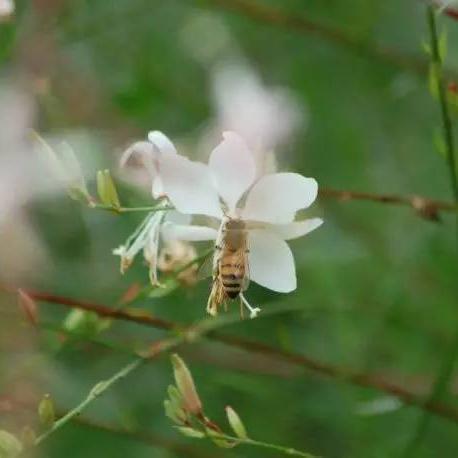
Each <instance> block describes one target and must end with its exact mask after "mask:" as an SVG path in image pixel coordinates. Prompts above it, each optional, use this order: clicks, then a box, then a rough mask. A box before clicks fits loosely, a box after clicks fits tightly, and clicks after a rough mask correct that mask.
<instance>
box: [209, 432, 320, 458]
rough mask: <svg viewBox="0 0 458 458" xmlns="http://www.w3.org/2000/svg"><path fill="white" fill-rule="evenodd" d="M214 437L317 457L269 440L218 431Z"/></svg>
mask: <svg viewBox="0 0 458 458" xmlns="http://www.w3.org/2000/svg"><path fill="white" fill-rule="evenodd" d="M213 437H217V438H218V439H222V440H225V441H229V442H235V443H237V444H245V445H252V446H254V447H260V448H265V449H268V450H274V451H276V452H280V453H282V454H284V455H290V456H302V457H303V458H317V457H316V456H315V455H311V454H310V453H306V452H301V451H300V450H297V449H295V448H291V447H284V446H282V445H276V444H270V443H268V442H262V441H258V440H255V439H250V438H248V437H247V438H241V437H234V436H230V435H228V434H223V433H218V434H217V435H216V434H215V435H213Z"/></svg>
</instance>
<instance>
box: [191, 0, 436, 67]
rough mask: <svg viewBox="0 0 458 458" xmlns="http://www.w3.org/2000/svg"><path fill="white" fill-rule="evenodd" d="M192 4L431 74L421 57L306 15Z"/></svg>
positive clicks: (230, 1)
mask: <svg viewBox="0 0 458 458" xmlns="http://www.w3.org/2000/svg"><path fill="white" fill-rule="evenodd" d="M193 3H197V4H198V5H202V6H208V7H210V8H216V9H220V10H224V11H228V12H231V13H234V14H237V15H239V16H244V17H246V18H249V19H252V20H254V21H256V22H261V23H265V24H269V25H271V26H274V27H279V28H283V29H288V30H294V31H296V32H299V33H303V34H307V35H315V36H317V37H319V38H322V39H324V40H326V41H328V42H331V43H333V44H337V45H340V46H342V47H345V48H348V49H351V50H354V51H356V52H357V53H358V54H361V55H364V56H367V57H371V58H377V59H379V60H381V61H384V62H386V63H388V64H390V65H393V66H396V67H399V68H402V69H407V70H410V71H413V72H415V73H418V74H423V75H424V74H427V72H428V63H427V62H426V61H425V60H423V59H421V58H419V57H416V56H410V55H404V54H401V53H399V52H398V51H397V50H395V49H391V48H387V47H384V46H382V45H377V44H374V43H368V42H367V39H361V38H359V37H356V36H354V35H351V34H349V33H347V32H345V31H344V30H341V29H338V28H335V27H332V26H329V25H325V24H322V23H319V22H316V21H314V20H312V19H310V18H309V17H307V16H306V15H304V14H301V15H298V14H292V13H288V12H286V11H282V10H281V9H278V8H275V7H271V6H267V5H264V4H260V3H258V2H253V1H248V0H199V1H196V0H193Z"/></svg>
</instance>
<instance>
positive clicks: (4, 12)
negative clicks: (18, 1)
mask: <svg viewBox="0 0 458 458" xmlns="http://www.w3.org/2000/svg"><path fill="white" fill-rule="evenodd" d="M14 10H15V5H14V1H13V0H0V21H1V20H2V19H3V18H8V17H10V16H12V15H13V14H14Z"/></svg>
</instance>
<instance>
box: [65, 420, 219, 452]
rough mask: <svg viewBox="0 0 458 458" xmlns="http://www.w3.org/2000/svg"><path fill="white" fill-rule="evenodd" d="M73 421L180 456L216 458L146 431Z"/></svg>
mask: <svg viewBox="0 0 458 458" xmlns="http://www.w3.org/2000/svg"><path fill="white" fill-rule="evenodd" d="M73 421H74V422H75V423H76V424H77V425H79V426H82V427H84V428H91V429H97V430H100V431H103V432H106V433H108V434H116V435H118V436H124V437H125V438H126V439H129V440H132V441H136V442H141V443H143V444H145V445H148V446H151V447H155V448H163V449H166V450H171V451H173V452H176V453H177V454H179V456H186V457H191V458H214V456H215V455H214V454H212V455H209V454H208V453H205V452H204V451H203V450H194V448H193V447H189V446H187V445H184V444H180V443H179V442H175V441H172V440H170V439H166V438H164V437H161V436H158V435H157V434H153V433H151V432H146V431H137V430H130V429H126V428H122V427H119V426H115V425H111V424H108V423H101V422H99V421H94V420H92V419H89V418H83V417H77V418H73Z"/></svg>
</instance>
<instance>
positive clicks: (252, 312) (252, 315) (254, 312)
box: [240, 293, 261, 318]
mask: <svg viewBox="0 0 458 458" xmlns="http://www.w3.org/2000/svg"><path fill="white" fill-rule="evenodd" d="M240 300H241V301H242V303H243V305H244V306H245V307H246V308H247V309H248V310H249V311H250V318H256V317H257V316H258V313H259V312H260V311H261V309H260V308H259V307H252V306H251V305H250V304H249V302H248V301H247V300H246V298H245V296H244V295H243V293H240Z"/></svg>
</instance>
